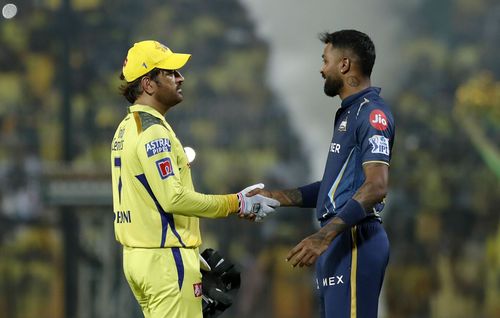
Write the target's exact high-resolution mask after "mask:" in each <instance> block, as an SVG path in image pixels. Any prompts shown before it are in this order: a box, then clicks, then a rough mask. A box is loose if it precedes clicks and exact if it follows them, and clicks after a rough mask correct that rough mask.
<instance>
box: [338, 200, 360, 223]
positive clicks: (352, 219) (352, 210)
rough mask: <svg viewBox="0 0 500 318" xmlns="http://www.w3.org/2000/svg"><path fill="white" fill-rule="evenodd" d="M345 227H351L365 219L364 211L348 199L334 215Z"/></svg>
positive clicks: (356, 202)
mask: <svg viewBox="0 0 500 318" xmlns="http://www.w3.org/2000/svg"><path fill="white" fill-rule="evenodd" d="M336 216H337V217H339V218H341V219H342V221H344V222H345V223H346V224H347V225H349V226H353V225H355V224H357V223H359V221H361V220H363V219H364V218H365V217H366V213H365V209H364V208H363V206H362V205H361V203H359V202H358V201H356V200H354V199H350V200H349V201H347V203H346V204H345V205H344V206H343V207H342V209H341V210H340V212H339V213H337V215H336Z"/></svg>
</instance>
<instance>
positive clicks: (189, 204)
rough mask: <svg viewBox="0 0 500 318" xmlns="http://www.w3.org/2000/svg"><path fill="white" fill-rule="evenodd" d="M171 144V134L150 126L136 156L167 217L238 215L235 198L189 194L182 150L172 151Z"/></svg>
mask: <svg viewBox="0 0 500 318" xmlns="http://www.w3.org/2000/svg"><path fill="white" fill-rule="evenodd" d="M173 138H175V137H173ZM171 140H172V136H171V135H170V132H169V131H168V130H167V129H166V128H165V127H163V126H161V125H153V126H151V127H149V128H148V129H147V130H146V131H143V132H142V133H141V135H140V136H139V142H138V144H137V155H138V158H139V161H140V163H141V165H142V167H143V169H144V175H145V180H146V182H147V183H148V184H149V187H150V191H151V192H152V194H153V200H154V199H155V198H156V200H157V203H158V204H160V205H161V207H162V208H163V209H164V211H166V212H168V213H173V214H182V215H186V216H197V217H208V218H216V217H225V216H228V215H229V214H230V213H232V212H237V210H238V199H237V195H236V194H227V195H207V194H202V193H198V192H196V191H194V190H192V188H193V187H192V184H191V180H189V184H186V183H183V182H182V180H181V177H180V171H179V165H178V158H179V155H181V154H179V153H178V152H179V151H184V150H183V149H182V148H181V149H177V148H176V147H173V145H172V143H171ZM186 168H187V167H184V169H186Z"/></svg>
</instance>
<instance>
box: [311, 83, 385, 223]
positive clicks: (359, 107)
mask: <svg viewBox="0 0 500 318" xmlns="http://www.w3.org/2000/svg"><path fill="white" fill-rule="evenodd" d="M379 93H380V88H375V87H369V88H367V89H365V90H363V91H361V92H359V93H357V94H354V95H351V96H349V97H347V98H346V99H344V100H343V101H342V105H341V107H340V108H339V109H338V110H337V113H336V115H335V123H334V129H333V138H332V142H331V144H330V149H329V153H328V159H327V162H326V166H325V172H324V174H323V179H322V181H321V185H320V188H319V192H318V197H317V202H316V213H317V217H318V220H320V221H324V220H327V219H329V218H331V217H332V216H334V215H336V213H337V212H338V211H339V210H340V209H341V208H342V207H343V205H344V204H345V203H346V202H347V201H348V200H349V199H351V198H352V197H353V195H354V194H355V193H356V191H357V190H358V189H359V188H360V187H361V185H362V184H363V183H364V181H365V176H364V172H363V164H366V163H369V162H381V163H384V164H387V165H389V162H390V159H391V149H392V145H393V142H394V134H395V126H394V118H393V116H392V113H391V111H390V109H389V107H388V106H387V105H386V103H385V102H384V100H383V99H382V98H381V97H380V96H379ZM383 208H384V203H383V202H380V203H378V204H376V205H375V206H374V208H373V211H371V212H368V211H367V213H369V214H370V216H372V217H373V216H374V217H377V218H379V217H380V216H379V213H380V211H382V209H383Z"/></svg>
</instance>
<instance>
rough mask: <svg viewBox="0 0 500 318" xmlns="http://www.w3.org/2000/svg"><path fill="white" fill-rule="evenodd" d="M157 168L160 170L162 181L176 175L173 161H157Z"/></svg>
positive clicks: (164, 159) (168, 159)
mask: <svg viewBox="0 0 500 318" xmlns="http://www.w3.org/2000/svg"><path fill="white" fill-rule="evenodd" d="M156 167H157V168H158V172H159V173H160V177H161V178H162V179H166V178H168V177H170V176H173V175H174V169H172V161H170V158H163V159H160V160H158V161H156Z"/></svg>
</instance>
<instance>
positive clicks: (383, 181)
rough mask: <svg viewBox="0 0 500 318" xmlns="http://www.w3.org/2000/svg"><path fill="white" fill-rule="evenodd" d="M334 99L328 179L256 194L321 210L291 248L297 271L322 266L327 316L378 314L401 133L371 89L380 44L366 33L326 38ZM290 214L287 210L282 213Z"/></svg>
mask: <svg viewBox="0 0 500 318" xmlns="http://www.w3.org/2000/svg"><path fill="white" fill-rule="evenodd" d="M320 39H321V41H322V42H323V43H324V44H325V47H324V50H323V56H322V57H323V65H322V67H321V75H322V77H323V78H324V79H325V82H324V92H325V94H326V95H327V96H330V97H334V96H337V95H338V96H339V97H340V99H341V100H342V104H341V107H340V108H339V109H338V110H337V112H336V115H335V121H334V130H333V137H332V140H331V143H330V145H329V147H328V158H327V162H326V166H325V170H324V174H323V178H322V179H321V181H317V182H314V183H311V184H308V185H305V186H302V187H299V188H295V189H288V190H273V191H269V190H263V189H261V190H254V191H252V192H251V193H250V195H253V194H261V195H264V196H268V197H271V198H274V199H276V200H278V201H279V202H280V205H281V206H282V207H283V206H300V207H311V208H312V207H316V216H317V220H318V221H319V223H320V224H321V228H320V230H319V231H317V232H316V233H314V234H312V235H310V236H308V237H306V238H305V239H303V240H302V241H301V242H300V243H298V244H297V245H296V246H295V247H294V248H293V249H291V250H290V252H289V254H288V256H287V261H288V262H289V263H290V264H291V265H292V266H293V267H296V266H299V267H302V266H311V265H313V264H315V266H316V286H315V287H316V289H317V290H318V296H319V304H320V308H319V311H320V315H321V317H322V318H334V317H335V318H337V317H341V318H344V317H350V318H355V317H362V318H368V317H370V318H371V317H377V314H378V299H379V295H380V291H381V288H382V283H383V280H384V274H385V269H386V267H387V264H388V261H389V240H388V238H387V234H386V232H385V230H384V228H383V226H382V219H381V212H382V210H383V208H384V206H385V197H386V194H387V191H388V179H389V162H390V159H391V155H392V153H391V151H392V145H393V143H394V136H395V124H394V118H393V116H392V113H391V110H390V109H389V107H388V106H387V105H386V103H385V102H384V100H383V99H382V98H381V97H380V95H379V94H380V91H381V90H380V89H379V88H376V87H373V86H372V85H371V80H370V76H371V72H372V68H373V65H374V63H375V46H374V45H373V42H372V41H371V39H370V38H369V37H368V36H367V35H366V34H364V33H362V32H359V31H356V30H341V31H337V32H333V33H324V34H322V35H321V36H320ZM282 213H283V212H282Z"/></svg>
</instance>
